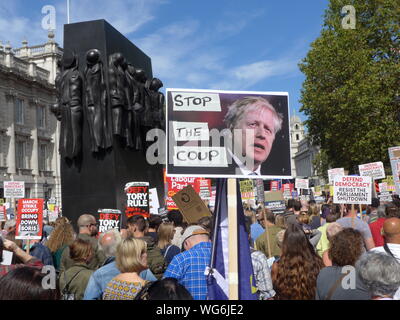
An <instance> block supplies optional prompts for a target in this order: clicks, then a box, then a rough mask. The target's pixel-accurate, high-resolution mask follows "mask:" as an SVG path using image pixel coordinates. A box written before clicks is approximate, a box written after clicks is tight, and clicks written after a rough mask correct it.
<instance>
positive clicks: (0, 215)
mask: <svg viewBox="0 0 400 320" xmlns="http://www.w3.org/2000/svg"><path fill="white" fill-rule="evenodd" d="M2 221H7V211H6V207H5V206H0V222H2Z"/></svg>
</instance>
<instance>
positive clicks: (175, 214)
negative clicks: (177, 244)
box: [167, 210, 183, 227]
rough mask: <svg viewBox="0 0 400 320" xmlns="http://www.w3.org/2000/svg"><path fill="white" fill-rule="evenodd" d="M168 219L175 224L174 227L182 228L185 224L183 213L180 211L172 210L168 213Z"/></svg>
mask: <svg viewBox="0 0 400 320" xmlns="http://www.w3.org/2000/svg"><path fill="white" fill-rule="evenodd" d="M167 218H168V220H169V221H171V222H172V223H173V224H174V227H181V226H182V222H183V216H182V213H181V212H180V211H179V210H171V211H168V213H167Z"/></svg>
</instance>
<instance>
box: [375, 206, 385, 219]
mask: <svg viewBox="0 0 400 320" xmlns="http://www.w3.org/2000/svg"><path fill="white" fill-rule="evenodd" d="M377 214H378V218H385V217H386V206H385V205H380V206H379V207H378V210H377Z"/></svg>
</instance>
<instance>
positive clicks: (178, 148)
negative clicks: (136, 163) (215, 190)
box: [166, 88, 291, 179]
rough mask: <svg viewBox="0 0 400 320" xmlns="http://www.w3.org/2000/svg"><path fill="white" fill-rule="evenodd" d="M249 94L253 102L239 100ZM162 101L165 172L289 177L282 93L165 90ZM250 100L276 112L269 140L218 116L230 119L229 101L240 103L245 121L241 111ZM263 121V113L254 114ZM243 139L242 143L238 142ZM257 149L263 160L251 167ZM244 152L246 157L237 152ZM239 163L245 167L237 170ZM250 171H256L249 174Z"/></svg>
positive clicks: (247, 116)
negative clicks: (277, 118)
mask: <svg viewBox="0 0 400 320" xmlns="http://www.w3.org/2000/svg"><path fill="white" fill-rule="evenodd" d="M249 96H252V97H254V98H257V99H258V100H254V101H252V100H248V101H246V100H244V99H245V98H248V97H249ZM243 100H244V101H243ZM257 101H258V102H257ZM264 101H265V102H264ZM166 102H167V112H166V118H167V134H166V136H167V148H166V150H168V151H167V155H168V157H167V175H168V176H171V177H172V176H185V177H201V178H245V179H253V178H254V179H256V178H260V177H262V178H263V179H275V178H276V179H280V178H291V158H290V139H289V137H290V133H289V110H288V109H289V108H288V105H289V104H288V103H289V94H288V93H287V92H251V91H247V92H246V91H222V90H199V89H173V88H167V90H166ZM256 102H257V103H259V104H261V102H262V103H264V105H266V106H267V107H268V106H269V108H270V109H269V110H271V108H274V109H275V111H276V112H277V113H279V114H281V116H282V118H283V122H282V127H281V128H280V130H278V131H277V132H276V134H275V139H270V138H271V137H268V138H266V139H265V138H264V139H259V138H257V137H256V131H255V130H254V129H255V128H254V127H251V128H250V127H249V128H247V130H243V128H241V127H240V126H239V125H238V126H237V127H236V128H232V127H231V125H230V124H227V123H226V121H225V120H224V119H225V118H226V116H227V115H228V116H231V117H232V116H233V115H232V114H231V113H232V110H234V109H235V105H237V104H241V103H244V104H245V105H244V106H242V109H241V110H244V112H242V111H240V118H241V119H245V120H246V119H250V118H251V117H252V116H253V115H252V113H251V111H249V112H247V111H246V109H248V110H251V107H252V105H254V103H256ZM232 106H233V107H232ZM266 110H268V109H266ZM236 116H239V114H237V115H236ZM232 118H234V117H232ZM269 119H270V116H269V115H262V116H261V117H259V120H260V121H263V122H264V123H266V122H269ZM248 121H249V120H248ZM236 124H237V122H234V125H236ZM235 130H236V132H235ZM246 131H248V132H246ZM221 137H223V139H221ZM243 140H245V143H242V141H243ZM269 140H270V142H268V141H269ZM217 141H218V142H217ZM267 142H268V143H267ZM272 146H273V147H272ZM267 151H268V152H267ZM269 151H271V152H269ZM258 153H260V155H261V157H262V159H263V160H262V162H263V163H261V164H260V165H256V166H255V163H257V162H258V160H256V159H255V158H254V155H255V154H258ZM244 154H247V155H248V157H247V158H246V157H245V156H243V155H244ZM264 158H265V159H264ZM244 167H247V168H248V169H249V170H243V168H244ZM252 173H253V174H254V173H257V174H258V175H255V176H254V175H252Z"/></svg>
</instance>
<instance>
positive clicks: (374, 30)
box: [299, 0, 400, 173]
mask: <svg viewBox="0 0 400 320" xmlns="http://www.w3.org/2000/svg"><path fill="white" fill-rule="evenodd" d="M345 5H353V6H354V8H355V9H356V29H344V28H343V27H342V20H343V18H344V16H345V15H344V14H342V13H341V10H342V7H344V6H345ZM399 36H400V1H399V0H331V1H330V4H329V7H328V9H327V10H326V12H325V16H324V25H323V28H322V31H321V34H320V36H319V37H318V38H317V39H316V40H315V41H314V42H313V43H312V44H311V49H310V51H309V52H308V54H307V56H306V58H304V59H303V61H302V63H301V64H300V65H299V66H300V70H301V71H302V72H303V73H304V74H305V76H306V80H305V81H304V83H303V88H302V92H301V100H300V101H301V103H302V107H301V109H300V110H301V111H302V112H304V113H305V115H306V116H307V117H308V120H306V122H305V124H306V126H307V127H308V130H309V134H310V136H311V138H312V140H313V141H314V143H315V144H318V145H320V147H321V151H322V152H323V155H324V156H323V157H321V158H320V159H319V160H320V161H322V162H323V163H320V167H321V168H325V167H332V168H336V167H344V168H345V169H347V170H349V171H350V173H358V167H357V165H359V164H363V163H368V162H375V161H383V162H384V164H385V166H386V167H389V159H388V150H387V149H388V148H389V147H392V146H398V145H400V121H399V119H398V112H399V109H400V105H399V103H398V102H396V99H395V98H396V96H397V95H399V94H400V40H399ZM355 168H357V169H355Z"/></svg>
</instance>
